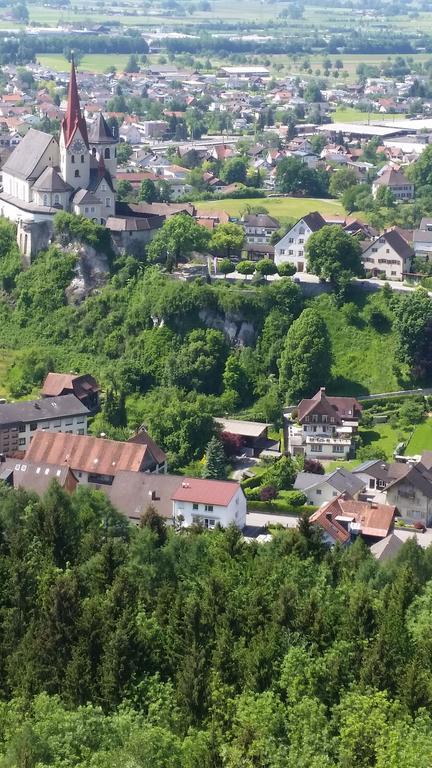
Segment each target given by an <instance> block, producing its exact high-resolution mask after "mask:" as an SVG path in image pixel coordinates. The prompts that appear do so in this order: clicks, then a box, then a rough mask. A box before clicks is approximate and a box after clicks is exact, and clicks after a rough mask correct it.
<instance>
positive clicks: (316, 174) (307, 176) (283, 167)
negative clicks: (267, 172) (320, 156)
mask: <svg viewBox="0 0 432 768" xmlns="http://www.w3.org/2000/svg"><path fill="white" fill-rule="evenodd" d="M276 187H277V189H278V190H279V191H280V192H282V193H284V194H295V193H297V194H298V193H299V192H303V193H304V194H308V195H311V196H316V197H318V196H319V195H324V194H326V192H327V187H328V174H327V173H326V172H322V171H315V170H312V169H311V168H308V167H307V165H306V164H305V163H303V162H302V161H301V160H300V159H299V158H298V157H284V158H283V160H281V161H280V163H279V164H278V165H277V168H276Z"/></svg>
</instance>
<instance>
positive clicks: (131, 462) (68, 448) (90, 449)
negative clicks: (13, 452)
mask: <svg viewBox="0 0 432 768" xmlns="http://www.w3.org/2000/svg"><path fill="white" fill-rule="evenodd" d="M146 453H147V446H146V445H140V444H136V443H122V442H119V441H117V440H106V439H105V438H100V437H92V436H90V435H72V434H67V433H63V432H45V431H42V430H36V432H35V433H34V435H33V439H32V441H31V443H30V446H29V447H28V449H27V451H26V454H25V460H28V461H33V462H44V463H46V464H68V465H69V466H70V467H71V469H73V470H77V471H82V472H89V473H95V474H98V475H115V474H116V472H118V471H120V470H121V469H128V470H131V471H133V472H139V471H141V469H142V467H143V464H144V459H145V457H146Z"/></svg>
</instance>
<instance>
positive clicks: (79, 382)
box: [41, 373, 100, 413]
mask: <svg viewBox="0 0 432 768" xmlns="http://www.w3.org/2000/svg"><path fill="white" fill-rule="evenodd" d="M99 392H100V387H99V384H98V383H97V381H96V379H94V378H93V376H90V374H88V373H84V374H82V375H80V374H78V373H48V375H47V377H46V379H45V381H44V383H43V386H42V392H41V395H42V397H63V395H75V397H77V398H78V400H80V401H81V403H82V404H83V405H85V407H86V408H88V409H89V411H92V413H94V412H95V411H97V409H98V408H99Z"/></svg>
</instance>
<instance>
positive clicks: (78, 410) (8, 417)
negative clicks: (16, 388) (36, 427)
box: [0, 394, 89, 463]
mask: <svg viewBox="0 0 432 768" xmlns="http://www.w3.org/2000/svg"><path fill="white" fill-rule="evenodd" d="M88 413H89V411H88V409H87V408H86V407H85V405H83V403H82V402H81V400H79V399H78V398H77V397H75V395H73V394H70V395H64V396H63V397H42V398H41V399H40V400H19V401H18V402H17V403H3V404H2V405H0V425H1V426H2V427H5V426H6V425H8V424H14V423H16V422H25V423H28V422H31V421H44V420H48V419H55V418H59V419H60V418H63V417H65V416H80V415H85V414H88ZM55 463H56V462H55Z"/></svg>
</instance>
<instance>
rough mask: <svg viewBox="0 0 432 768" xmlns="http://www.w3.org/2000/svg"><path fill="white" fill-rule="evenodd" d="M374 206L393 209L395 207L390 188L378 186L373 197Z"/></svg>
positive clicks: (394, 199)
mask: <svg viewBox="0 0 432 768" xmlns="http://www.w3.org/2000/svg"><path fill="white" fill-rule="evenodd" d="M375 204H376V205H377V206H378V208H379V207H381V206H383V207H384V208H394V207H395V205H396V198H395V196H394V194H393V191H392V190H391V189H390V187H386V186H380V187H378V189H377V192H376V195H375Z"/></svg>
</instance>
